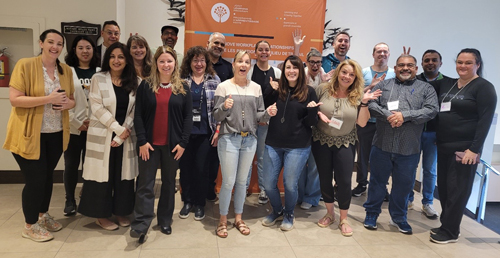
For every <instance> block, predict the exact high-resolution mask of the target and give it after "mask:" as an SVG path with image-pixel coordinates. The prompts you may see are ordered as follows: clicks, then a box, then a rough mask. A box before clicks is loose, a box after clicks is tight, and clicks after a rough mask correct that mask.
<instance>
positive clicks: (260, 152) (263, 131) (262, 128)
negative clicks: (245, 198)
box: [247, 125, 269, 190]
mask: <svg viewBox="0 0 500 258" xmlns="http://www.w3.org/2000/svg"><path fill="white" fill-rule="evenodd" d="M268 127H269V125H259V126H257V132H256V134H257V151H256V152H255V155H257V176H258V177H259V188H260V190H264V189H265V188H264V182H263V181H264V175H263V173H264V149H265V147H266V136H267V129H268ZM252 168H253V166H250V171H249V173H248V180H247V189H248V187H249V186H250V179H251V178H252Z"/></svg>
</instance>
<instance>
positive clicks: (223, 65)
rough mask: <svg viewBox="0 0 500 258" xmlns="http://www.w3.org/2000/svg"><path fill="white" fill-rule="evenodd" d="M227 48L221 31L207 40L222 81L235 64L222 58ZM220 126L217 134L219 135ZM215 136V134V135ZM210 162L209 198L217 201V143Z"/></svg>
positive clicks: (211, 149)
mask: <svg viewBox="0 0 500 258" xmlns="http://www.w3.org/2000/svg"><path fill="white" fill-rule="evenodd" d="M225 48H226V38H225V37H224V35H222V33H220V32H214V33H212V34H211V35H210V37H209V38H208V41H207V50H208V56H209V58H210V62H211V63H212V65H213V67H214V70H215V73H217V76H219V78H220V81H221V82H223V81H225V80H227V79H231V78H233V66H232V65H231V63H230V62H228V61H226V60H224V59H223V58H222V53H224V50H225ZM218 128H219V127H218V126H217V131H216V135H217V136H218V135H219V134H218V133H217V132H218ZM214 137H215V135H214ZM208 155H209V162H208V163H209V164H208V184H209V185H208V193H207V200H208V201H212V202H215V201H217V195H216V194H215V180H216V179H217V173H219V156H218V154H217V143H215V144H213V145H212V148H210V152H209V153H208Z"/></svg>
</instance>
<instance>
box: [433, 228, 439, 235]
mask: <svg viewBox="0 0 500 258" xmlns="http://www.w3.org/2000/svg"><path fill="white" fill-rule="evenodd" d="M440 231H441V228H431V235H435V234H437V233H439V232H440Z"/></svg>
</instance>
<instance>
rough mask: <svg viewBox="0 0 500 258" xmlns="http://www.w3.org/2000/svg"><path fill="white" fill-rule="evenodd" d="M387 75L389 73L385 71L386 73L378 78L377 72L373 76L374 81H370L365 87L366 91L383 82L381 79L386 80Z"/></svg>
mask: <svg viewBox="0 0 500 258" xmlns="http://www.w3.org/2000/svg"><path fill="white" fill-rule="evenodd" d="M386 75H387V74H385V73H384V74H382V75H381V76H380V77H378V78H377V74H375V75H374V76H373V78H372V83H370V85H368V86H367V87H366V88H365V89H364V91H365V92H367V91H368V90H371V89H373V87H375V85H377V84H378V83H379V82H381V81H383V80H385V76H386Z"/></svg>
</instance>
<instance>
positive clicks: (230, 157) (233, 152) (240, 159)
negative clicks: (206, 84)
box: [213, 51, 276, 238]
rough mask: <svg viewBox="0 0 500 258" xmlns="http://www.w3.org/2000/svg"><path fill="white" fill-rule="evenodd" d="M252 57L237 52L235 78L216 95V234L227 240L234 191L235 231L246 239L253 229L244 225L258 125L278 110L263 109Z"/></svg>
mask: <svg viewBox="0 0 500 258" xmlns="http://www.w3.org/2000/svg"><path fill="white" fill-rule="evenodd" d="M249 70H250V54H248V52H246V51H238V52H237V53H236V55H235V57H234V61H233V71H234V77H233V78H232V79H229V80H226V81H224V82H223V83H221V84H219V86H218V87H217V90H216V91H215V97H214V99H215V107H214V111H213V113H214V117H215V120H217V121H219V122H221V126H220V134H219V142H218V144H217V149H218V152H219V159H220V164H221V174H222V185H221V190H220V193H219V203H220V204H219V212H220V218H219V224H218V226H217V229H216V234H217V236H219V237H222V238H225V237H227V215H228V212H229V203H230V201H231V192H232V191H233V187H234V213H235V219H234V220H235V223H234V227H235V228H236V229H237V230H238V231H239V232H240V233H241V234H243V235H248V234H250V228H248V226H247V225H246V224H245V222H243V220H242V219H241V218H242V213H243V204H244V203H245V195H246V182H247V177H248V170H249V168H250V166H251V165H252V160H253V156H254V155H255V148H256V145H257V139H256V138H257V136H256V130H257V125H258V123H259V122H267V121H268V120H269V118H270V117H271V116H275V115H276V106H275V105H272V106H270V107H268V108H267V109H264V99H263V98H262V90H261V88H260V86H259V85H258V84H257V83H255V82H252V81H250V80H248V79H247V74H248V71H249Z"/></svg>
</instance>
